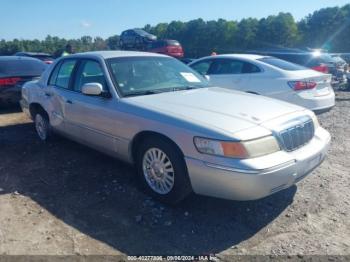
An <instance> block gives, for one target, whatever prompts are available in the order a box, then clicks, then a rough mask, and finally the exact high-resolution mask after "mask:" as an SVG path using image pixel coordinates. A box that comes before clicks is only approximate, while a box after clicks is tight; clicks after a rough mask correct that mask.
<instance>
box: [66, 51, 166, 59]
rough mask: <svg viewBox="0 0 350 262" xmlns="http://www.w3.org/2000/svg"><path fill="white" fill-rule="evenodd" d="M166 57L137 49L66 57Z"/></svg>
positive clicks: (94, 52) (95, 52)
mask: <svg viewBox="0 0 350 262" xmlns="http://www.w3.org/2000/svg"><path fill="white" fill-rule="evenodd" d="M135 56H136V57H168V56H165V55H161V54H156V53H148V52H138V51H93V52H85V53H77V54H74V55H69V56H66V57H86V58H88V57H98V58H103V59H109V58H118V57H135Z"/></svg>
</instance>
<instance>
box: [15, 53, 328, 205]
mask: <svg viewBox="0 0 350 262" xmlns="http://www.w3.org/2000/svg"><path fill="white" fill-rule="evenodd" d="M21 106H22V109H23V111H24V112H26V113H27V114H28V115H29V116H30V117H32V118H33V119H34V121H35V127H36V131H37V133H38V136H39V138H40V139H41V140H44V141H45V140H47V139H48V138H49V137H50V135H52V131H55V132H57V133H60V134H63V135H64V136H67V137H69V138H71V139H73V140H75V141H78V142H81V143H83V144H85V145H88V146H90V147H93V148H95V149H97V150H100V151H102V152H104V153H107V154H109V155H111V156H114V157H117V158H119V159H121V160H124V161H127V162H129V163H134V164H135V165H136V169H137V173H138V175H139V178H140V180H141V182H142V184H143V186H144V188H145V190H147V191H148V192H149V193H150V194H151V195H152V196H153V197H155V198H156V199H158V200H161V201H164V202H166V203H176V202H179V201H180V200H182V199H184V198H185V197H186V196H188V195H189V194H190V193H191V192H195V193H198V194H202V195H208V196H214V197H220V198H226V199H235V200H253V199H258V198H262V197H265V196H268V195H270V194H272V193H275V192H277V191H280V190H282V189H285V188H288V187H290V186H291V185H293V184H295V183H296V182H298V181H300V180H301V179H302V178H304V177H305V176H306V175H307V174H309V173H310V172H311V171H312V170H313V169H314V168H316V167H317V166H318V165H320V163H321V162H322V161H323V159H324V158H325V156H326V152H327V148H328V146H329V143H330V135H329V133H328V132H327V131H326V130H325V129H323V128H322V127H321V126H320V125H319V124H318V121H317V118H316V117H315V115H314V113H313V112H311V111H309V110H307V109H305V108H302V107H299V106H296V105H292V104H289V103H286V102H282V101H278V100H274V99H271V98H267V97H262V96H257V95H252V94H247V93H243V92H238V91H233V90H228V89H223V88H218V87H210V86H209V84H208V82H207V81H206V80H205V79H204V78H203V77H202V76H201V75H199V74H198V73H196V72H195V71H193V70H192V69H190V68H189V67H188V66H186V65H184V64H183V63H181V62H179V61H177V60H176V59H173V58H170V57H167V56H163V55H158V54H150V53H143V52H142V53H141V52H122V51H104V52H90V53H83V54H76V55H71V56H67V57H64V58H61V59H59V60H58V61H56V62H55V63H54V64H53V65H52V66H51V67H50V68H49V69H48V70H47V71H46V72H45V73H44V74H43V76H42V77H41V79H40V80H39V81H36V82H29V83H27V84H26V85H25V86H24V87H23V91H22V100H21Z"/></svg>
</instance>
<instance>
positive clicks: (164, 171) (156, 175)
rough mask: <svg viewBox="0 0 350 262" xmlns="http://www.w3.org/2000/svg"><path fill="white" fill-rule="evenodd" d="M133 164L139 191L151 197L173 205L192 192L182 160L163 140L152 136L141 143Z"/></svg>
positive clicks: (180, 154)
mask: <svg viewBox="0 0 350 262" xmlns="http://www.w3.org/2000/svg"><path fill="white" fill-rule="evenodd" d="M136 161H137V163H136V164H137V172H138V176H139V178H140V180H141V183H142V185H143V188H144V189H145V191H146V192H147V193H148V194H150V195H151V196H152V197H153V198H155V199H157V200H159V201H161V202H164V203H166V204H176V203H178V202H180V201H181V200H183V199H184V198H185V197H187V196H188V195H189V194H190V193H191V192H192V187H191V183H190V180H189V177H188V173H187V167H186V163H185V160H184V157H183V155H182V153H181V152H179V149H178V148H177V147H176V146H174V145H173V144H172V143H171V142H169V141H167V140H166V139H163V138H158V137H152V138H149V139H147V140H146V141H144V142H143V143H142V145H141V146H140V148H139V151H138V156H137V160H136Z"/></svg>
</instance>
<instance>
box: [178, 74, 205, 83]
mask: <svg viewBox="0 0 350 262" xmlns="http://www.w3.org/2000/svg"><path fill="white" fill-rule="evenodd" d="M180 74H181V75H182V76H183V78H185V79H186V80H187V82H191V83H200V82H201V80H199V79H198V77H196V76H195V75H194V74H192V73H184V72H182V73H180Z"/></svg>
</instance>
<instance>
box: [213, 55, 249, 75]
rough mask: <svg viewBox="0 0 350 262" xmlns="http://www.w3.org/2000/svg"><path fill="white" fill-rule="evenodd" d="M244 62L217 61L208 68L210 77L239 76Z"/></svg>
mask: <svg viewBox="0 0 350 262" xmlns="http://www.w3.org/2000/svg"><path fill="white" fill-rule="evenodd" d="M243 66H244V62H243V61H239V60H232V59H217V60H215V61H214V62H213V64H212V66H211V67H210V72H209V74H210V75H226V74H241V73H242V72H243Z"/></svg>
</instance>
